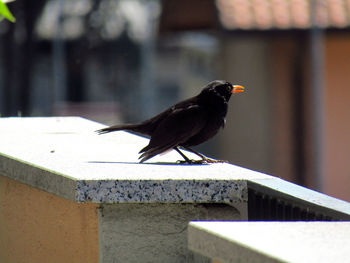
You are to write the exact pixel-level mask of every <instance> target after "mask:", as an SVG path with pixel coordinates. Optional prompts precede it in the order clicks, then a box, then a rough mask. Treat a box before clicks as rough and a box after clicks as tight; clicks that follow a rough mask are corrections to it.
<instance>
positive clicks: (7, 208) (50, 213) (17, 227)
mask: <svg viewBox="0 0 350 263" xmlns="http://www.w3.org/2000/svg"><path fill="white" fill-rule="evenodd" d="M0 222H1V223H0V233H1V234H0V261H1V262H11V263H19V262H22V263H24V262H26V263H31V262H33V263H34V262H35V263H40V262H43V263H44V262H45V263H46V262H72V263H73V262H77V263H78V262H79V263H80V262H86V263H90V262H98V258H99V248H98V223H97V222H98V221H97V206H96V204H89V203H85V204H78V203H74V202H72V201H68V200H66V199H63V198H60V197H58V196H55V195H52V194H49V193H47V192H44V191H41V190H38V189H36V188H33V187H31V186H28V185H25V184H22V183H19V182H18V181H14V180H12V179H9V178H7V177H4V176H1V175H0Z"/></svg>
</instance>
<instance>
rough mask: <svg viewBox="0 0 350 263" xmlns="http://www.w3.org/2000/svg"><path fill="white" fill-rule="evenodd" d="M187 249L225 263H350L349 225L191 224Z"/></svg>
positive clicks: (280, 223)
mask: <svg viewBox="0 0 350 263" xmlns="http://www.w3.org/2000/svg"><path fill="white" fill-rule="evenodd" d="M188 246H189V248H190V249H191V250H193V251H196V252H198V253H200V254H202V255H205V256H207V257H210V258H213V259H216V260H218V261H220V262H221V263H226V262H295V263H302V262H305V263H312V262H315V263H316V262H317V263H321V262H325V263H326V262H327V263H329V262H332V263H336V262H349V259H350V222H191V223H190V224H189V229H188Z"/></svg>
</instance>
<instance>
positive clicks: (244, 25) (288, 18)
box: [216, 0, 350, 30]
mask: <svg viewBox="0 0 350 263" xmlns="http://www.w3.org/2000/svg"><path fill="white" fill-rule="evenodd" d="M216 4H217V8H218V10H219V18H220V21H221V23H222V25H223V26H224V27H225V28H227V29H262V30H263V29H271V28H281V29H287V28H290V29H291V28H309V27H311V25H312V24H315V25H317V26H319V27H338V28H342V27H349V26H350V0H216Z"/></svg>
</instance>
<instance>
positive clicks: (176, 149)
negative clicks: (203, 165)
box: [174, 147, 192, 164]
mask: <svg viewBox="0 0 350 263" xmlns="http://www.w3.org/2000/svg"><path fill="white" fill-rule="evenodd" d="M174 150H175V151H177V152H178V153H179V154H180V155H181V156H182V158H184V159H185V161H184V162H185V163H188V164H191V163H192V160H190V159H188V157H187V156H186V155H184V154H183V152H181V151H180V150H179V148H177V147H174ZM181 162H183V161H180V163H181Z"/></svg>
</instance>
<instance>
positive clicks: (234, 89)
mask: <svg viewBox="0 0 350 263" xmlns="http://www.w3.org/2000/svg"><path fill="white" fill-rule="evenodd" d="M202 92H204V93H214V94H216V95H219V96H220V97H223V98H225V100H226V101H228V100H229V99H230V97H231V95H232V94H233V93H240V92H244V87H243V86H240V85H232V84H231V83H230V82H227V81H224V80H214V81H212V82H210V83H209V84H208V85H207V86H206V87H205V88H204V89H203V91H202Z"/></svg>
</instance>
